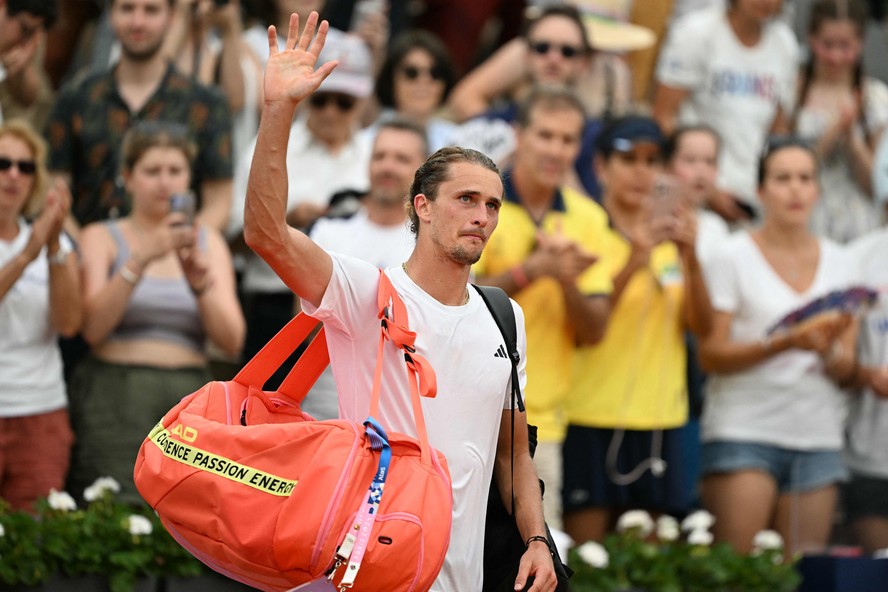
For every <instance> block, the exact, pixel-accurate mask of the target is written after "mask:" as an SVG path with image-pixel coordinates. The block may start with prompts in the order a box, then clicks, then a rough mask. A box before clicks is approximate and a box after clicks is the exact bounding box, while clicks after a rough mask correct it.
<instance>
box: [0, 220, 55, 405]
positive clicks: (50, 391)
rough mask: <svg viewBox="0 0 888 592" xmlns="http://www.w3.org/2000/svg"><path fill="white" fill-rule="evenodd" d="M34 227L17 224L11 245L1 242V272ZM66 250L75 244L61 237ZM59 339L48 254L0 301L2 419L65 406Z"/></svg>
mask: <svg viewBox="0 0 888 592" xmlns="http://www.w3.org/2000/svg"><path fill="white" fill-rule="evenodd" d="M30 237H31V226H30V225H29V224H28V223H27V222H25V220H24V219H19V233H18V236H16V237H15V238H14V239H12V241H4V240H0V267H2V266H4V265H6V264H7V263H9V262H10V261H11V260H12V259H14V258H15V257H16V256H18V255H19V254H20V253H21V252H22V251H23V250H24V248H25V245H27V244H28V240H29V239H30ZM62 243H63V244H62V248H63V249H64V250H66V251H70V250H71V242H70V241H69V240H68V239H67V238H66V237H64V236H63V237H62ZM57 339H58V334H57V333H56V332H55V330H54V329H53V328H52V325H51V324H50V322H49V263H48V262H47V260H46V249H45V248H44V249H43V250H42V251H41V252H40V255H38V256H37V258H36V259H34V261H32V262H31V263H30V264H29V265H28V266H27V267H26V268H25V271H24V273H22V275H21V277H19V279H18V281H16V282H15V284H13V285H12V288H10V290H9V292H7V293H6V296H5V297H3V298H2V299H0V417H23V416H27V415H37V414H39V413H48V412H50V411H55V410H57V409H62V408H64V407H65V406H66V405H67V398H66V396H65V383H64V380H63V378H62V356H61V354H60V352H59V347H58V343H57V341H56V340H57Z"/></svg>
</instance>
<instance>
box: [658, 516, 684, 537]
mask: <svg viewBox="0 0 888 592" xmlns="http://www.w3.org/2000/svg"><path fill="white" fill-rule="evenodd" d="M679 534H680V532H679V530H678V520H676V519H675V518H673V517H672V516H660V517H659V518H658V519H657V538H658V539H660V540H661V541H664V542H667V543H669V542H672V541H674V540H676V539H677V538H678V535H679Z"/></svg>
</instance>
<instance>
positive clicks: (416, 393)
mask: <svg viewBox="0 0 888 592" xmlns="http://www.w3.org/2000/svg"><path fill="white" fill-rule="evenodd" d="M377 306H378V318H379V319H380V324H381V330H380V332H379V347H378V350H377V353H376V369H375V371H374V376H373V390H372V392H371V397H370V417H371V418H378V417H379V397H380V392H381V388H380V385H381V383H382V363H383V351H384V346H385V342H386V340H388V341H391V342H392V344H394V345H395V347H397V348H398V349H400V350H402V351H403V352H404V361H405V364H406V368H407V382H408V383H409V385H410V402H411V406H412V407H413V420H414V422H415V423H416V434H417V439H418V440H419V442H420V449H421V452H422V456H421V458H422V461H423V462H424V463H426V464H427V465H430V464H431V461H432V456H431V449H430V447H429V438H428V432H427V430H426V424H425V417H424V415H423V412H422V403H421V400H420V397H434V396H435V395H436V394H437V393H438V384H437V378H436V376H435V371H434V369H433V368H432V366H431V364H429V362H428V360H426V359H425V358H424V357H423V356H420V355H419V354H417V353H416V349H415V348H414V344H415V343H416V332H415V331H410V330H409V329H408V326H409V325H408V316H407V307H406V306H405V304H404V301H403V300H401V297H400V296H399V295H398V293H397V291H396V290H395V288H394V286H392V283H391V280H389V278H388V276H387V275H386V274H385V273H384V272H383V271H381V270H380V272H379V287H378V289H377ZM320 324H321V323H320V321H318V320H317V319H315V318H313V317H310V316H308V315H307V314H305V313H304V312H300V313H299V314H298V315H296V316H295V317H294V318H293V319H292V320H290V322H288V323H287V324H286V325H285V326H284V328H283V329H281V330H280V331H279V332H278V333H277V335H275V336H274V337H272V338H271V340H270V341H269V342H268V343H267V344H265V346H264V347H263V348H262V349H261V350H259V352H258V353H257V354H256V355H255V356H253V359H252V360H250V361H249V362H247V364H246V365H245V366H244V367H243V368H242V369H241V371H240V372H238V373H237V375H236V376H235V377H234V378H233V381H235V382H238V383H240V384H243V385H246V386H255V387H257V388H258V389H260V390H261V388H262V386H263V385H264V384H265V383H266V382H267V381H268V379H269V378H271V375H272V374H274V372H275V371H276V370H277V369H278V368H280V366H281V364H283V363H284V362H285V361H286V360H287V358H289V357H290V356H291V355H292V354H293V351H294V344H299V343H302V342H303V341H305V339H306V338H307V337H308V336H309V335H310V334H311V332H312V331H313V330H314V329H315V328H316V327H318V326H319V325H320ZM329 363H330V354H329V351H328V350H327V335H326V332H325V331H324V329H323V327H322V328H321V330H320V331H319V332H318V334H317V336H315V338H314V339H313V340H312V342H311V343H310V344H309V345H308V347H307V348H306V350H305V351H304V352H303V353H302V355H301V356H300V357H299V360H298V361H297V362H296V364H295V365H294V366H293V368H292V369H291V370H290V372H289V373H288V374H287V376H286V378H284V380H283V382H281V386H280V387H279V388H278V392H280V393H281V394H284V395H286V396H287V397H289V398H290V399H292V400H294V401H296V402H297V403H300V404H301V403H302V401H303V400H304V399H305V397H306V395H307V394H308V391H309V390H310V389H311V387H312V385H314V383H315V382H316V381H317V379H318V377H319V376H320V375H321V373H322V372H323V371H324V368H326V367H327V365H328V364H329Z"/></svg>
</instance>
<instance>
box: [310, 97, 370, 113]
mask: <svg viewBox="0 0 888 592" xmlns="http://www.w3.org/2000/svg"><path fill="white" fill-rule="evenodd" d="M309 102H310V103H311V106H312V107H317V108H318V109H323V108H324V107H326V106H327V105H328V104H330V103H333V104H334V105H336V108H337V109H339V110H340V111H351V110H352V109H353V108H354V106H355V103H357V102H358V100H357V99H356V98H355V97H352V96H349V95H343V94H340V93H315V94H313V95H311V98H310V99H309Z"/></svg>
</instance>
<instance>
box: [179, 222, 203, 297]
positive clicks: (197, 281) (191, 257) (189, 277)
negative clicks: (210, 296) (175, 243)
mask: <svg viewBox="0 0 888 592" xmlns="http://www.w3.org/2000/svg"><path fill="white" fill-rule="evenodd" d="M197 233H198V227H197V226H194V227H192V235H191V244H190V245H188V246H185V247H181V248H179V249H177V250H176V256H177V257H178V258H179V264H180V265H181V266H182V272H183V273H184V274H185V280H186V281H187V282H188V286H189V287H190V288H191V291H192V292H194V295H195V296H200V295H201V294H203V293H204V292H206V291H207V289H208V288H210V287H211V286H212V278H210V275H209V269H210V267H209V263H208V261H207V256H206V253H204V252H203V251H201V249H200V248H199V247H198V246H197V245H198V240H197V239H198V236H197Z"/></svg>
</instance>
